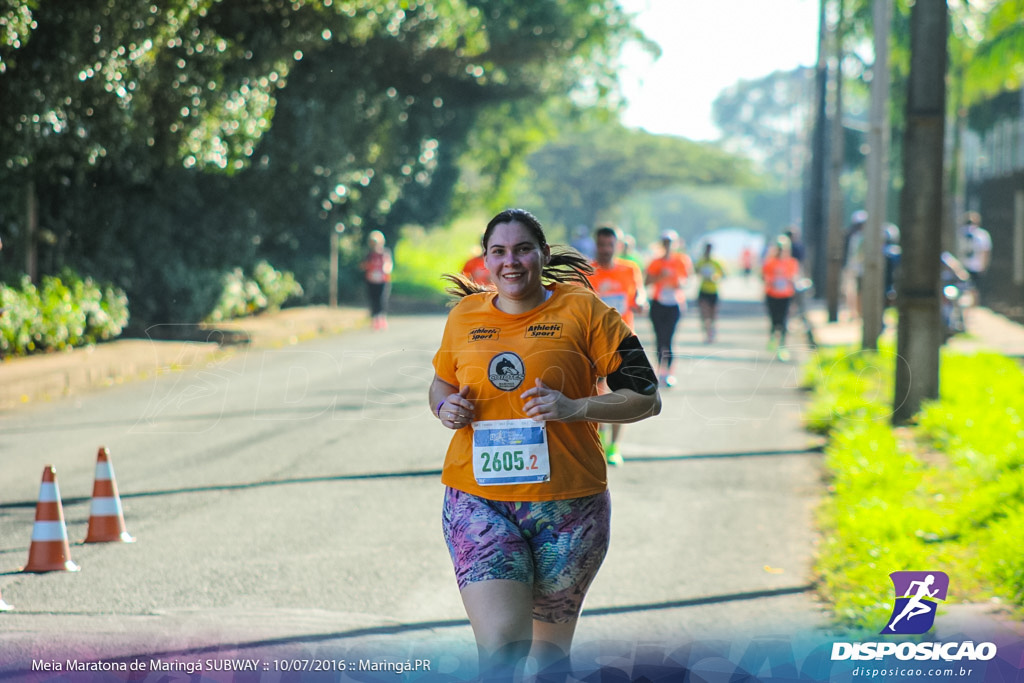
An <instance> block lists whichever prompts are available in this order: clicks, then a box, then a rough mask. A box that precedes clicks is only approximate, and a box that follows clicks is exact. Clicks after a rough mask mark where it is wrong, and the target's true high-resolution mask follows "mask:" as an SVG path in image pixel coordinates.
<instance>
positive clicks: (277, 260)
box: [0, 0, 637, 320]
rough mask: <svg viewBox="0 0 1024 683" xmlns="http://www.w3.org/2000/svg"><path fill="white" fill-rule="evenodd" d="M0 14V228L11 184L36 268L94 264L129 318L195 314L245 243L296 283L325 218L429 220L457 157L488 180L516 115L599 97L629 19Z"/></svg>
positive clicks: (499, 173)
mask: <svg viewBox="0 0 1024 683" xmlns="http://www.w3.org/2000/svg"><path fill="white" fill-rule="evenodd" d="M0 18H2V19H3V31H2V32H0V36H2V38H3V42H2V43H0V60H2V61H0V98H2V100H3V102H4V107H3V109H2V110H0V193H2V194H3V196H2V197H0V199H3V201H2V202H0V206H4V207H7V208H5V209H0V211H3V213H2V214H0V229H2V230H4V231H5V233H6V234H5V236H7V237H11V236H13V237H14V239H13V240H9V241H8V247H9V248H10V247H11V246H13V245H15V244H17V243H18V242H21V243H25V242H26V241H28V240H29V239H30V237H29V236H28V235H27V234H26V233H27V230H26V226H25V224H24V221H23V219H22V207H23V206H25V201H24V196H25V194H26V193H28V194H29V196H31V197H36V198H38V204H39V207H40V210H39V214H40V224H41V225H42V226H44V227H45V228H46V231H47V232H48V234H51V235H52V236H53V239H52V240H51V242H52V244H51V245H50V246H49V247H48V248H47V249H45V250H44V251H45V254H44V256H45V258H44V259H43V266H44V269H48V270H49V269H54V268H57V267H59V266H61V265H63V264H65V263H69V264H80V265H84V266H88V269H89V272H93V273H95V274H96V275H97V276H107V277H113V278H114V279H115V280H117V281H118V282H119V283H120V284H122V285H123V286H125V288H126V289H127V290H128V291H129V294H130V296H131V298H132V301H133V307H135V306H136V305H138V304H140V302H141V306H142V308H143V309H144V312H143V314H142V315H138V314H136V315H134V316H133V318H134V319H135V320H146V319H160V320H170V319H185V320H190V319H191V320H194V319H197V318H198V317H201V315H199V316H197V315H196V313H197V312H199V311H201V309H202V308H203V307H204V306H206V305H207V304H208V302H209V301H210V299H211V298H215V295H216V292H212V294H211V291H212V288H213V287H214V285H213V284H211V283H216V282H217V281H218V280H219V278H220V275H221V274H222V273H223V272H226V271H228V270H230V269H231V268H234V267H236V266H249V265H252V263H254V262H255V261H256V260H257V259H259V258H268V259H269V260H270V262H271V263H273V264H274V265H275V266H278V267H283V268H288V269H294V270H295V271H296V273H297V275H299V277H300V280H302V284H303V286H304V287H305V289H306V292H307V296H310V297H312V298H316V297H317V296H318V293H322V292H323V291H325V289H324V288H323V287H320V288H319V289H318V283H320V284H322V283H323V277H324V273H325V271H326V268H323V267H322V265H323V262H325V261H326V245H327V233H328V230H330V229H332V228H333V225H334V224H335V223H336V222H341V223H344V224H345V225H346V226H347V229H348V233H349V234H350V235H353V236H355V237H358V234H359V233H361V232H362V231H363V230H366V229H370V228H380V229H382V230H384V231H385V232H386V233H388V234H389V235H391V236H392V237H394V236H396V235H397V233H398V227H399V226H400V225H401V224H402V223H404V222H408V221H416V222H420V223H425V224H430V223H431V222H433V221H437V220H439V219H440V218H441V217H443V216H444V215H445V213H446V212H447V211H449V208H450V200H451V198H452V196H453V192H454V191H455V189H456V187H457V186H458V183H459V178H460V173H461V170H462V168H463V167H465V166H469V167H470V168H471V170H472V171H473V177H472V178H470V179H469V180H470V181H471V182H469V183H467V184H465V185H464V186H463V187H464V188H465V189H466V190H467V191H470V189H471V188H472V187H473V184H474V183H475V184H476V185H477V187H486V186H488V185H490V186H495V187H500V186H502V185H503V184H505V182H506V179H507V178H509V177H511V176H512V175H514V174H515V173H516V172H518V170H519V169H520V163H519V162H517V158H519V157H521V155H522V154H524V153H525V152H526V151H527V150H528V149H530V148H532V147H533V146H536V145H537V144H538V142H539V139H538V134H537V132H536V130H537V129H536V126H538V125H539V124H538V122H539V121H540V120H541V117H540V116H539V115H538V116H533V115H531V112H535V111H536V112H541V111H543V110H544V108H545V106H546V105H545V103H546V102H548V101H550V100H552V99H562V100H566V99H569V98H570V97H571V98H572V99H573V100H574V101H576V102H581V103H587V104H591V105H599V106H603V105H605V104H608V103H611V102H613V101H614V79H615V76H614V70H613V69H612V68H611V67H612V65H613V63H614V58H615V55H617V53H618V48H619V46H620V45H621V43H622V42H623V41H624V40H628V39H634V38H636V37H637V33H636V31H635V30H634V29H633V28H632V27H631V25H630V24H629V21H628V17H627V16H626V15H625V14H624V13H623V12H622V11H621V9H620V8H619V7H618V4H617V3H616V2H612V1H611V0H606V1H602V2H594V1H593V0H557V1H556V0H545V1H544V2H535V3H521V2H515V1H513V0H446V1H444V2H434V1H431V0H419V1H417V2H412V1H408V0H289V1H287V2H285V1H284V0H220V1H217V0H169V2H167V3H161V4H160V6H157V5H153V4H152V3H149V2H141V0H116V1H115V0H83V1H82V2H79V3H75V4H68V3H62V2H59V1H58V0H23V1H22V2H14V1H12V0H0ZM481 140H490V141H500V140H503V141H505V142H508V143H509V144H508V145H494V146H489V147H487V148H486V149H484V150H482V151H476V150H473V149H471V148H470V147H469V145H468V143H469V142H474V143H475V142H477V141H481ZM463 196H464V195H463ZM355 241H356V242H358V239H356V240H355ZM8 253H10V249H8ZM321 254H322V256H320V255H321ZM295 265H298V266H301V267H302V268H301V269H302V270H303V272H299V270H300V268H292V266H295ZM205 312H206V311H202V313H205ZM135 313H138V312H135Z"/></svg>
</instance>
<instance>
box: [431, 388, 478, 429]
mask: <svg viewBox="0 0 1024 683" xmlns="http://www.w3.org/2000/svg"><path fill="white" fill-rule="evenodd" d="M474 414H475V409H474V408H473V402H472V401H470V400H469V385H466V386H464V387H462V388H461V389H459V391H458V393H453V394H448V396H447V398H445V399H444V401H443V402H442V403H441V407H440V409H439V410H438V417H439V418H441V424H443V425H444V426H445V427H447V428H448V429H462V428H463V427H465V426H467V425H468V424H470V423H471V422H472V421H473V419H474Z"/></svg>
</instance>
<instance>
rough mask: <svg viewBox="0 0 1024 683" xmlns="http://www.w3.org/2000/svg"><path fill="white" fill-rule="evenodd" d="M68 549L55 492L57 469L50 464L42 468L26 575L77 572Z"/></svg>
mask: <svg viewBox="0 0 1024 683" xmlns="http://www.w3.org/2000/svg"><path fill="white" fill-rule="evenodd" d="M78 569H79V567H78V565H77V564H75V563H74V562H72V561H71V548H69V547H68V528H67V526H66V525H65V524H64V508H63V507H61V504H60V491H59V490H58V489H57V470H55V469H54V468H53V465H47V466H46V467H44V468H43V483H42V484H41V485H40V486H39V502H38V503H37V504H36V523H35V526H33V527H32V545H31V546H30V547H29V549H28V564H27V565H25V569H24V570H22V571H26V572H77V571H78Z"/></svg>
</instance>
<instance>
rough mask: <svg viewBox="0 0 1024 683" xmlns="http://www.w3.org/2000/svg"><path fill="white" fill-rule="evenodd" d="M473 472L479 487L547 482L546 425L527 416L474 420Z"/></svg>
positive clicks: (548, 478)
mask: <svg viewBox="0 0 1024 683" xmlns="http://www.w3.org/2000/svg"><path fill="white" fill-rule="evenodd" d="M473 475H474V476H475V477H476V483H477V484H479V485H480V486H498V485H502V484H536V483H540V482H545V481H550V480H551V463H550V461H549V459H548V432H547V425H545V424H544V423H543V422H535V421H533V420H529V419H525V420H484V421H481V422H474V423H473Z"/></svg>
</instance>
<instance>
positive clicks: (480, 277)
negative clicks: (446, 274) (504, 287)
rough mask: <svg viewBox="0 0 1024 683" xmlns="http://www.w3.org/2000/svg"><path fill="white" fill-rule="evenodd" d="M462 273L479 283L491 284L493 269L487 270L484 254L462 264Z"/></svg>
mask: <svg viewBox="0 0 1024 683" xmlns="http://www.w3.org/2000/svg"><path fill="white" fill-rule="evenodd" d="M462 273H463V275H465V276H466V277H468V278H469V279H470V280H472V281H473V282H475V283H477V284H478V285H489V284H491V271H489V270H487V265H486V263H484V257H483V256H474V257H473V258H471V259H469V260H468V261H466V265H464V266H462Z"/></svg>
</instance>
